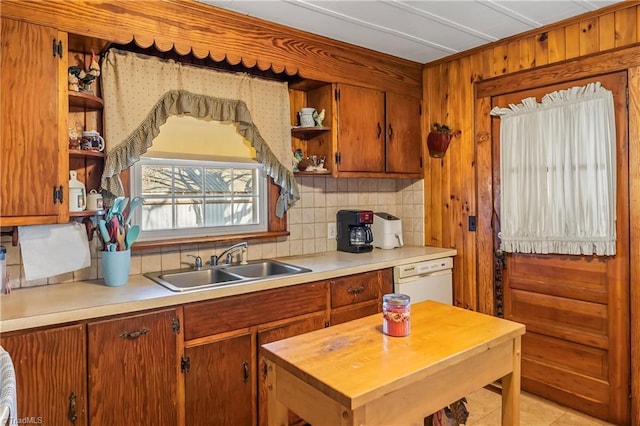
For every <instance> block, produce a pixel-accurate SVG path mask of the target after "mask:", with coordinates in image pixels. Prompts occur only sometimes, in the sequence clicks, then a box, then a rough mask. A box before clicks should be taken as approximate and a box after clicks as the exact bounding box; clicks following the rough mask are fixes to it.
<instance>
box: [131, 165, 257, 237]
mask: <svg viewBox="0 0 640 426" xmlns="http://www.w3.org/2000/svg"><path fill="white" fill-rule="evenodd" d="M174 155H175V154H174ZM144 165H162V166H188V167H215V168H243V169H247V168H248V169H255V170H257V171H258V179H257V182H256V191H257V194H258V200H259V201H258V203H257V208H258V214H257V219H258V223H257V224H250V225H233V226H209V227H197V228H180V229H165V230H149V231H144V230H142V229H141V232H140V237H139V240H140V241H153V240H162V239H173V238H190V237H202V236H224V235H237V234H243V233H251V232H266V231H267V230H268V213H267V208H268V194H267V175H266V173H265V172H264V168H263V167H262V165H261V164H259V163H257V162H255V161H250V160H246V161H243V160H242V159H234V160H233V161H229V160H224V161H219V160H215V159H206V160H202V159H187V158H166V157H165V156H162V157H160V156H153V157H141V158H140V161H138V162H137V163H136V164H134V165H133V166H132V167H131V169H130V170H131V198H132V199H133V197H136V196H142V166H144ZM131 222H132V223H138V224H139V223H141V222H142V207H141V208H138V209H137V210H136V211H135V213H134V215H133V217H132V218H131Z"/></svg>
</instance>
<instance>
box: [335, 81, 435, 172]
mask: <svg viewBox="0 0 640 426" xmlns="http://www.w3.org/2000/svg"><path fill="white" fill-rule="evenodd" d="M337 91H338V92H337V93H338V95H337V99H338V101H337V111H338V124H337V128H338V129H337V132H338V136H337V150H336V151H337V153H338V154H339V164H338V166H337V169H338V172H339V173H338V176H339V175H340V174H342V175H343V176H358V175H360V176H363V177H377V176H380V177H384V176H389V175H390V174H393V175H394V176H396V175H399V177H402V176H404V175H410V176H412V177H421V176H422V147H421V125H420V123H421V118H420V107H421V105H420V103H421V101H420V99H418V98H412V97H409V96H405V95H398V94H396V93H391V92H382V91H379V90H374V89H368V88H364V87H357V86H350V85H346V84H338V85H337Z"/></svg>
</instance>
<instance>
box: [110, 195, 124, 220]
mask: <svg viewBox="0 0 640 426" xmlns="http://www.w3.org/2000/svg"><path fill="white" fill-rule="evenodd" d="M123 201H124V197H116V199H115V200H113V204H112V205H111V208H110V209H109V211H108V212H107V217H106V219H107V220H109V219H111V217H112V216H113V215H116V214H119V213H121V210H120V203H122V202H123Z"/></svg>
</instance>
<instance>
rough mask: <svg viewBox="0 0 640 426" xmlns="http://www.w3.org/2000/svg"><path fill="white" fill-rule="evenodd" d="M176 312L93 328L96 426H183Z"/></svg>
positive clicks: (92, 401)
mask: <svg viewBox="0 0 640 426" xmlns="http://www.w3.org/2000/svg"><path fill="white" fill-rule="evenodd" d="M177 318H178V316H177V312H176V310H175V309H167V310H163V311H158V312H154V313H151V314H142V315H136V316H130V317H125V318H117V319H111V320H105V321H96V322H93V323H89V325H88V336H89V339H88V348H89V349H88V350H89V357H88V359H89V395H90V399H89V417H90V419H89V420H90V423H91V424H92V425H176V424H178V395H177V386H178V385H177V383H178V371H179V364H180V362H179V360H178V351H177V344H178V342H177V334H176V333H177V330H176V331H174V327H173V326H174V322H175V320H176V319H177Z"/></svg>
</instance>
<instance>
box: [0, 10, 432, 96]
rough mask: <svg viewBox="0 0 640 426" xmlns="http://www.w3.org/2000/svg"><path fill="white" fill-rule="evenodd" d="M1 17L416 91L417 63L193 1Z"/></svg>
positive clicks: (9, 13) (330, 78)
mask: <svg viewBox="0 0 640 426" xmlns="http://www.w3.org/2000/svg"><path fill="white" fill-rule="evenodd" d="M2 15H4V16H7V17H11V18H15V19H24V20H27V21H29V22H33V23H37V24H40V25H46V26H51V27H53V28H57V29H59V30H61V31H66V32H69V33H73V34H78V35H83V36H88V37H95V38H98V39H104V40H109V41H111V42H115V43H120V44H127V43H129V42H131V41H132V40H133V41H135V43H136V44H137V45H138V46H140V47H144V48H146V47H150V46H155V47H157V48H158V50H160V51H162V52H166V51H168V50H171V49H174V50H175V51H176V52H177V53H179V54H181V55H186V54H193V55H194V56H195V57H196V58H199V59H202V58H207V57H208V58H211V59H212V60H214V61H217V62H221V61H224V62H226V63H228V64H231V65H238V64H242V65H243V66H245V67H247V68H253V67H256V68H258V69H259V70H261V71H265V70H271V71H273V72H274V73H276V74H280V73H284V74H286V75H290V76H292V75H299V76H301V77H303V78H306V79H312V80H318V81H324V82H342V83H350V84H356V85H360V86H365V87H371V88H375V89H380V90H384V91H391V92H398V93H401V94H406V95H412V96H418V95H419V93H420V92H421V91H422V64H420V63H417V62H413V61H408V60H405V59H399V58H396V57H393V56H391V55H386V54H383V53H377V52H373V51H371V50H368V49H364V48H361V47H357V46H354V45H351V44H347V43H342V42H339V41H336V40H332V39H329V38H326V37H322V36H317V35H314V34H310V33H307V32H304V31H300V30H296V29H293V28H289V27H285V26H283V25H278V24H273V23H270V22H267V21H262V20H259V19H256V18H252V17H249V16H245V15H241V14H239V13H234V12H230V11H227V10H224V9H220V8H217V7H214V6H210V5H206V4H203V3H199V2H196V1H192V0H165V1H160V0H146V1H114V0H90V1H81V0H74V1H69V2H61V1H48V0H33V1H29V2H25V1H23V0H2Z"/></svg>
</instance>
